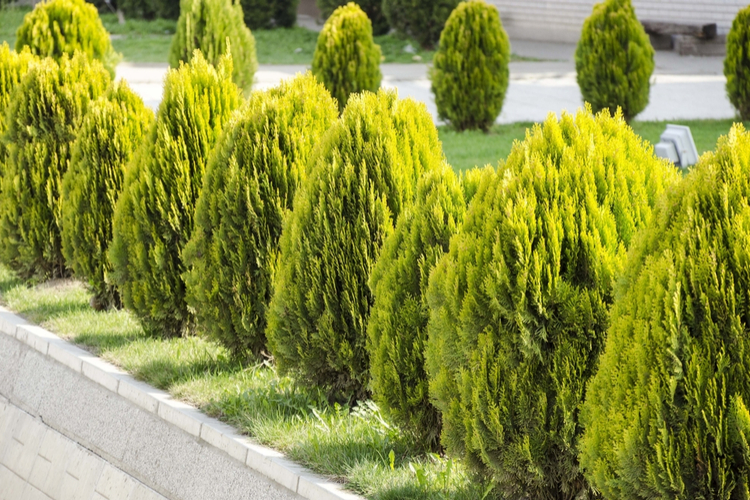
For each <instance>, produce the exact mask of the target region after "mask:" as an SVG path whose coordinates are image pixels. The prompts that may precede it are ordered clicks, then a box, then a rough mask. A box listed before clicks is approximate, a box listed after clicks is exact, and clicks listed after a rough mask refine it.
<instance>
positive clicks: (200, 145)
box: [109, 51, 241, 336]
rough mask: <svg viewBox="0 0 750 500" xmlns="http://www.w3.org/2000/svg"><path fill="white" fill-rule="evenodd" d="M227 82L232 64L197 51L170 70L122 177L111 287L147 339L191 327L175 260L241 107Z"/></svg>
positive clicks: (179, 263) (178, 262)
mask: <svg viewBox="0 0 750 500" xmlns="http://www.w3.org/2000/svg"><path fill="white" fill-rule="evenodd" d="M231 78H232V63H231V59H229V58H222V60H221V61H220V62H219V66H218V67H217V68H214V67H213V66H211V65H210V64H209V63H208V62H207V61H206V60H205V59H204V58H203V56H202V55H201V53H200V52H199V51H196V52H195V55H194V57H193V60H192V61H191V62H190V64H182V65H180V67H179V68H178V69H173V70H170V71H169V73H167V77H166V80H165V84H164V98H163V99H162V102H161V104H160V105H159V110H158V111H157V114H156V123H155V124H154V126H153V127H152V128H151V130H150V132H149V134H148V136H147V137H146V138H145V139H144V144H143V145H142V147H141V148H140V150H139V151H138V152H137V153H136V156H135V157H134V159H133V161H132V162H131V163H130V165H129V166H128V169H127V171H126V172H125V184H124V186H123V190H122V194H121V195H120V199H119V200H118V202H117V205H116V207H115V221H114V226H113V240H112V244H111V245H110V250H109V258H110V261H111V263H112V282H113V284H114V285H116V286H117V287H118V289H119V291H120V294H121V296H122V301H123V303H124V304H125V306H126V307H127V308H129V309H131V310H133V311H134V312H135V314H136V315H137V316H138V318H139V319H140V320H141V323H142V325H143V327H144V329H145V330H146V331H147V332H148V333H150V334H151V335H161V336H176V335H180V334H182V333H185V332H186V331H189V330H190V328H191V327H192V324H193V321H192V315H191V314H190V313H189V312H188V309H187V305H186V303H185V284H184V282H183V280H182V273H183V272H184V271H185V269H184V266H183V264H182V261H181V260H180V254H181V252H182V249H183V247H184V246H185V244H186V243H187V241H188V239H189V238H190V235H191V234H192V231H193V216H194V213H195V203H196V201H197V200H198V195H199V194H200V190H201V187H202V186H203V172H204V170H205V168H206V162H207V160H208V156H209V154H210V152H211V150H212V149H213V147H214V144H215V143H216V140H217V138H218V137H219V134H220V133H221V129H222V127H223V126H224V124H225V123H226V122H227V121H228V120H229V117H230V116H231V114H232V112H233V111H234V110H235V109H236V108H237V107H238V106H239V104H240V99H241V97H240V90H239V89H238V88H237V86H236V85H235V84H234V83H232V79H231Z"/></svg>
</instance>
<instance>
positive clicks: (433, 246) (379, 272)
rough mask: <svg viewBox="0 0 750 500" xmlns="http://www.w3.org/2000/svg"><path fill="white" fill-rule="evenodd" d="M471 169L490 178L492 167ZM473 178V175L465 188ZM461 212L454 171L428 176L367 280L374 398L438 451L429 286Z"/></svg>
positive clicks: (442, 169)
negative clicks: (429, 353)
mask: <svg viewBox="0 0 750 500" xmlns="http://www.w3.org/2000/svg"><path fill="white" fill-rule="evenodd" d="M475 171H476V173H481V172H485V174H487V173H488V172H492V169H491V168H487V169H486V170H479V169H476V170H475ZM477 177H478V176H477V175H476V174H475V173H472V174H471V176H470V177H469V181H468V182H467V184H473V183H474V181H475V178H477ZM470 190H471V188H470ZM465 211H466V198H465V193H464V191H463V190H462V186H461V182H460V181H459V179H458V177H456V175H455V174H454V173H453V170H452V169H451V167H450V166H448V165H442V166H441V167H440V168H437V169H435V170H433V171H429V172H426V173H425V174H424V175H423V176H422V178H421V179H420V180H419V183H418V185H417V198H416V200H415V202H414V205H413V206H411V207H409V208H406V209H405V210H403V211H402V212H401V215H399V217H398V222H397V224H396V229H395V231H394V232H393V233H391V234H390V236H388V238H387V239H386V241H385V243H384V245H383V249H382V251H381V252H380V256H379V257H378V260H377V263H376V265H375V267H374V268H373V271H372V275H371V276H370V289H371V290H372V294H373V295H374V299H375V302H374V304H373V306H372V310H371V311H370V318H369V322H368V325H367V334H368V344H367V349H368V352H369V356H370V376H371V381H370V387H371V389H372V395H373V399H375V401H376V402H377V403H378V406H380V407H381V408H383V409H384V410H385V411H386V412H387V413H389V414H390V416H391V417H393V418H394V419H395V420H396V421H397V422H398V423H399V424H401V426H402V427H403V428H405V429H408V430H410V431H412V432H413V433H415V434H417V435H418V436H419V437H420V442H422V443H424V444H425V445H426V446H427V447H430V448H436V447H437V445H438V438H439V436H440V415H439V413H438V412H437V409H436V408H435V407H434V406H433V405H432V403H431V402H430V398H429V390H428V381H427V374H426V372H425V367H424V347H425V345H426V339H427V320H428V319H429V308H428V305H427V294H426V291H427V284H428V279H429V277H430V272H431V271H432V269H433V267H434V266H435V264H436V263H437V261H438V260H439V259H440V257H441V256H442V254H443V253H444V252H446V251H447V250H448V244H449V243H450V238H451V237H452V236H453V235H454V234H455V233H456V232H457V231H458V227H459V225H460V224H461V222H462V221H463V217H464V212H465Z"/></svg>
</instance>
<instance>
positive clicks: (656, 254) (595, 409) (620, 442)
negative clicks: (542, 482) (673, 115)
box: [580, 124, 750, 499]
mask: <svg viewBox="0 0 750 500" xmlns="http://www.w3.org/2000/svg"><path fill="white" fill-rule="evenodd" d="M749 239H750V134H748V133H747V132H746V131H745V130H744V128H743V127H742V125H740V124H737V125H735V126H734V128H733V129H732V131H731V132H730V133H729V136H727V137H723V138H722V139H720V140H719V144H718V147H717V150H716V152H715V153H707V154H706V155H704V156H703V157H702V158H701V161H700V162H699V164H698V166H696V167H695V168H694V169H693V170H692V171H691V172H690V174H689V175H688V176H687V177H686V178H685V179H684V180H683V181H682V182H681V183H680V185H679V186H677V187H676V189H673V190H671V191H670V193H669V196H668V197H667V199H666V200H665V202H664V203H662V204H660V206H659V210H658V211H657V212H656V214H655V216H654V222H653V223H652V224H651V225H650V226H649V228H648V229H647V230H646V231H645V232H644V234H643V236H642V238H640V239H639V244H638V245H637V246H636V247H635V248H634V251H632V252H631V255H630V259H629V261H628V272H627V274H626V280H625V285H624V286H623V293H622V294H620V295H619V298H618V300H617V301H616V303H615V306H614V308H613V310H612V314H611V326H610V328H609V331H608V337H607V342H606V348H605V350H604V354H603V355H602V357H601V359H600V362H599V369H598V372H597V373H596V375H595V376H594V377H593V378H592V380H591V381H590V383H589V387H588V391H587V394H586V403H585V405H584V407H583V410H582V417H581V418H582V422H583V424H584V425H585V432H584V434H583V437H582V440H581V447H580V449H581V455H580V459H581V465H582V466H583V468H584V470H585V472H586V477H588V478H589V480H590V481H591V483H592V484H593V486H594V487H596V488H597V489H598V490H599V491H600V492H601V493H602V495H603V497H604V498H611V499H615V498H617V499H630V498H646V497H649V498H675V499H693V498H715V499H719V498H721V499H736V498H748V493H749V486H750V485H749V484H748V482H749V481H750V448H748V442H749V441H750V414H749V413H748V410H747V401H750V337H748V334H747V332H748V321H749V320H750V302H749V301H748V290H750V274H748V269H749V267H748V262H749V260H748V257H749V256H748V249H750V246H749V245H748V243H747V242H748V240H749Z"/></svg>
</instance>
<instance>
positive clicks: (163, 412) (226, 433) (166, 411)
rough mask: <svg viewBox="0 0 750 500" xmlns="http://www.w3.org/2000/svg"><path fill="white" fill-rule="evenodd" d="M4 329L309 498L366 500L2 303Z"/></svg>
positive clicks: (0, 314) (0, 320) (0, 321)
mask: <svg viewBox="0 0 750 500" xmlns="http://www.w3.org/2000/svg"><path fill="white" fill-rule="evenodd" d="M0 332H1V333H3V334H5V335H8V336H10V337H13V338H15V339H16V340H18V341H19V342H21V343H23V344H26V345H28V346H29V347H31V348H33V349H34V350H36V351H38V352H40V353H41V354H42V355H44V356H48V357H49V358H51V359H53V360H55V361H57V362H59V363H60V364H62V365H64V366H66V367H67V368H69V369H70V370H73V371H74V372H76V373H79V374H81V375H83V376H84V377H86V378H88V379H90V380H91V381H93V382H95V383H96V384H98V385H100V386H101V387H103V388H105V389H107V390H108V391H110V392H112V393H115V394H117V395H119V396H121V397H122V398H124V399H126V400H127V401H129V402H130V403H132V404H134V405H136V406H137V407H139V408H141V409H143V410H145V411H147V412H149V413H151V414H153V415H155V416H157V417H158V418H160V419H161V420H164V421H165V422H168V423H170V424H172V425H174V426H175V427H177V428H179V429H181V430H183V431H185V432H187V433H188V434H191V435H192V436H193V437H195V438H196V439H198V440H200V441H202V442H203V443H204V444H207V445H209V446H212V447H214V448H218V449H219V450H221V451H223V452H225V453H226V454H228V455H229V456H230V457H232V458H234V459H235V460H238V461H239V462H241V463H242V464H244V465H245V466H246V467H249V468H250V469H252V470H254V471H255V472H257V473H259V474H261V475H262V476H265V477H266V478H268V479H270V480H272V481H274V482H275V483H277V484H279V485H280V486H282V487H284V488H286V489H288V490H291V491H292V492H294V493H297V494H298V495H300V496H301V497H303V498H307V499H309V500H363V499H362V497H360V496H358V495H355V494H353V493H349V492H347V491H345V490H344V489H343V488H342V486H341V485H339V484H337V483H333V482H331V481H328V480H327V479H325V478H322V477H320V476H318V475H316V474H314V473H312V472H311V471H309V470H308V469H306V468H304V467H302V466H300V465H298V464H296V463H294V462H292V461H290V460H288V459H287V458H285V456H284V455H283V454H282V453H280V452H278V451H276V450H273V449H271V448H267V447H265V446H261V445H258V444H256V443H253V442H252V441H251V440H250V439H249V438H247V437H245V436H242V435H240V434H239V433H237V431H236V430H235V429H234V428H233V427H231V426H229V425H227V424H224V423H222V422H220V421H218V420H216V419H214V418H211V417H209V416H207V415H205V414H203V413H202V412H201V411H200V410H198V409H196V408H194V407H192V406H190V405H188V404H185V403H182V402H181V401H177V400H175V399H173V398H172V396H170V395H169V394H168V393H167V392H165V391H162V390H159V389H156V388H154V387H151V386H150V385H148V384H146V383H144V382H140V381H138V380H136V379H135V378H133V377H132V376H131V375H129V374H127V373H125V372H124V371H122V370H120V369H119V368H117V367H115V366H114V365H112V364H110V363H107V362H106V361H103V360H102V359H100V358H98V357H96V356H94V355H93V354H91V353H89V352H87V351H85V350H83V349H81V348H79V347H76V346H74V345H72V344H71V343H69V342H68V341H66V340H64V339H62V338H60V337H58V336H57V335H55V334H53V333H52V332H49V331H47V330H45V329H44V328H42V327H40V326H37V325H34V324H32V323H29V322H28V321H26V320H25V319H23V318H21V317H20V316H18V315H17V314H15V313H14V312H13V311H10V310H8V309H7V308H5V307H2V306H0Z"/></svg>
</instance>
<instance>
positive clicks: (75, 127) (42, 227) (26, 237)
mask: <svg viewBox="0 0 750 500" xmlns="http://www.w3.org/2000/svg"><path fill="white" fill-rule="evenodd" d="M109 83H110V78H109V73H107V71H106V70H105V69H104V67H103V66H102V65H101V63H100V62H99V61H96V60H94V61H89V60H88V59H87V58H86V56H85V55H84V54H83V53H80V52H79V53H77V54H76V55H75V56H73V58H68V57H67V55H63V57H62V58H61V59H60V62H59V64H58V63H56V62H55V61H54V60H52V59H44V60H41V61H40V62H39V63H38V64H33V65H31V66H30V69H29V71H28V73H27V74H26V76H25V77H24V78H23V80H21V83H20V84H19V85H18V86H17V87H16V90H15V91H14V92H13V94H12V99H11V102H10V106H9V109H8V110H7V115H6V118H7V122H6V123H7V127H8V129H7V131H6V136H5V137H6V146H7V147H8V148H9V153H10V154H9V157H8V162H7V163H6V165H5V172H4V175H3V178H2V189H1V190H0V241H2V242H3V243H2V246H1V247H0V251H1V252H2V260H3V262H4V263H6V264H7V265H9V266H10V267H11V268H12V269H14V270H15V271H17V272H18V273H19V274H20V275H21V276H23V277H32V276H34V277H40V278H46V277H58V276H64V275H65V274H66V273H67V271H66V268H65V259H64V258H63V254H62V241H61V236H60V229H61V224H62V200H61V193H60V185H61V183H62V177H63V175H64V174H65V172H66V171H67V170H68V165H69V162H70V157H71V154H72V149H73V144H74V142H75V139H76V136H77V134H78V132H79V131H80V129H81V125H82V123H83V119H84V116H85V115H86V112H87V111H88V109H89V106H90V105H91V101H93V100H95V99H97V98H98V97H99V96H101V95H103V94H104V93H105V92H106V90H107V87H108V86H109Z"/></svg>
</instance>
